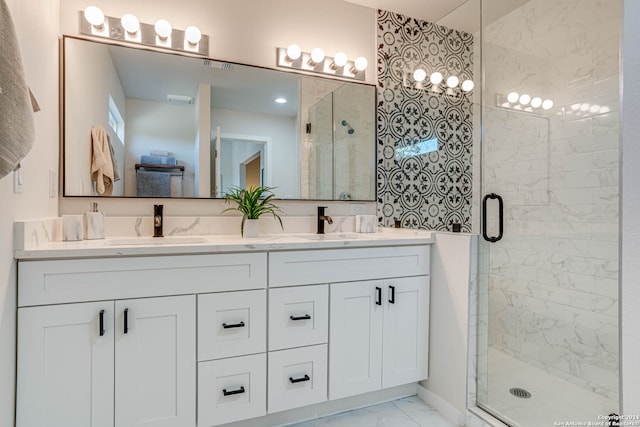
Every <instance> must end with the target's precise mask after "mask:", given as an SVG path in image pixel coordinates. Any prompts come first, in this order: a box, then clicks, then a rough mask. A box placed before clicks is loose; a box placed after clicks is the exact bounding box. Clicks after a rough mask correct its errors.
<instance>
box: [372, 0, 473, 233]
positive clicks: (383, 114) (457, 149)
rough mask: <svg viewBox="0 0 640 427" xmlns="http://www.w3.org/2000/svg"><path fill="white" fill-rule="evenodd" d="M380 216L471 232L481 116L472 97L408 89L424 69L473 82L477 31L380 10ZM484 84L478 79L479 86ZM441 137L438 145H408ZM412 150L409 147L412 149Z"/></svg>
mask: <svg viewBox="0 0 640 427" xmlns="http://www.w3.org/2000/svg"><path fill="white" fill-rule="evenodd" d="M377 66H378V107H377V122H378V139H377V149H378V165H377V185H378V188H377V190H378V191H377V199H378V218H379V221H380V223H381V224H382V225H383V226H386V227H390V226H393V225H394V220H395V219H399V220H400V221H401V222H402V226H403V227H406V228H426V229H432V230H451V225H452V224H453V223H459V224H461V226H462V231H464V232H470V231H471V199H472V197H471V186H472V167H471V161H472V147H473V114H472V108H471V107H472V103H471V99H470V98H469V97H468V96H466V95H463V96H458V97H454V96H450V95H446V94H437V93H435V92H431V91H430V90H421V89H414V88H411V87H408V84H407V83H405V82H406V81H407V76H408V75H410V73H413V71H414V70H415V69H416V68H423V69H424V70H426V71H427V73H428V74H431V73H432V72H434V71H440V72H441V73H442V74H443V75H444V77H445V79H446V78H447V76H449V75H451V74H454V75H457V76H459V77H460V78H461V81H462V80H464V79H467V78H468V79H473V35H471V34H468V33H465V32H462V31H457V30H452V29H449V28H447V27H443V26H439V25H436V24H433V23H430V22H426V21H421V20H417V19H413V18H409V17H406V16H403V15H399V14H396V13H392V12H388V11H384V10H379V11H378V60H377ZM479 86H480V85H479V84H478V82H476V87H479ZM433 138H437V144H438V150H437V151H433V152H429V153H426V154H419V155H413V156H406V155H403V150H401V149H403V148H405V147H415V148H417V147H416V144H418V143H420V142H422V141H426V140H430V139H433ZM407 151H408V150H404V152H405V153H406V152H407Z"/></svg>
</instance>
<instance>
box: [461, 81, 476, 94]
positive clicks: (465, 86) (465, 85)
mask: <svg viewBox="0 0 640 427" xmlns="http://www.w3.org/2000/svg"><path fill="white" fill-rule="evenodd" d="M474 87H475V85H474V84H473V80H465V81H463V82H462V90H463V91H465V92H471V91H472V90H473V88H474Z"/></svg>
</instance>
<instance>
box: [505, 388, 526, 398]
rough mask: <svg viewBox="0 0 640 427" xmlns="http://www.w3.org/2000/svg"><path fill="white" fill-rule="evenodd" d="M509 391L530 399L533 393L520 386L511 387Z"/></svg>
mask: <svg viewBox="0 0 640 427" xmlns="http://www.w3.org/2000/svg"><path fill="white" fill-rule="evenodd" d="M509 393H511V394H513V395H514V396H515V397H519V398H520V399H528V398H530V397H531V393H529V392H528V391H527V390H525V389H523V388H520V387H514V388H512V389H510V390H509Z"/></svg>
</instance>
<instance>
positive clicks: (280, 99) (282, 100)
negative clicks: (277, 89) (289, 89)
mask: <svg viewBox="0 0 640 427" xmlns="http://www.w3.org/2000/svg"><path fill="white" fill-rule="evenodd" d="M274 101H275V102H277V103H278V104H285V103H286V102H287V100H286V99H285V98H276V99H274Z"/></svg>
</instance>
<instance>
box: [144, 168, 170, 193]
mask: <svg viewBox="0 0 640 427" xmlns="http://www.w3.org/2000/svg"><path fill="white" fill-rule="evenodd" d="M136 181H137V186H138V197H171V174H169V173H167V172H150V171H141V170H139V171H138V172H136Z"/></svg>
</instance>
